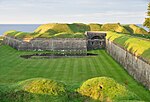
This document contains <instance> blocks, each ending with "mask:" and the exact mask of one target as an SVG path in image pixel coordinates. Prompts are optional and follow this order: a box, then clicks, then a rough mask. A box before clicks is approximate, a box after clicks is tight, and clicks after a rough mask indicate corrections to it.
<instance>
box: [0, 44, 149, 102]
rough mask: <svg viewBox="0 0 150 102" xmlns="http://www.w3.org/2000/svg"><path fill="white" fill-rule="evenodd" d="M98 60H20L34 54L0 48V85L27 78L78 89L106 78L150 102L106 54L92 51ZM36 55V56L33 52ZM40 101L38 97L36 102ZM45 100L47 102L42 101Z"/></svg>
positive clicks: (145, 91)
mask: <svg viewBox="0 0 150 102" xmlns="http://www.w3.org/2000/svg"><path fill="white" fill-rule="evenodd" d="M91 52H93V53H98V54H99V56H96V57H90V58H59V59H44V60H43V59H22V58H20V57H19V56H20V55H22V54H31V53H33V52H25V51H16V50H14V49H12V48H11V47H8V46H1V47H0V56H1V58H0V62H1V63H0V73H1V74H0V83H1V84H4V83H14V82H17V81H22V80H25V79H28V78H35V77H44V78H50V79H55V80H58V81H62V82H65V83H67V84H69V85H74V86H79V85H80V84H81V83H82V82H83V81H85V80H87V79H89V78H93V77H97V76H108V77H111V78H114V79H115V80H116V81H118V82H119V83H121V84H125V83H126V84H127V88H128V89H129V90H131V91H133V92H135V93H136V94H137V95H138V96H140V98H142V100H145V101H147V102H149V101H150V98H149V97H150V92H149V91H148V90H145V88H144V87H142V86H141V85H140V84H139V83H137V82H136V81H135V80H134V79H133V78H132V77H131V76H129V75H128V73H127V72H126V71H125V70H124V69H123V68H122V67H121V66H120V65H119V64H118V63H116V62H115V61H114V60H113V59H112V58H111V57H110V56H109V55H108V54H107V53H106V52H105V50H95V51H91ZM34 53H35V52H34ZM38 100H39V97H37V101H38ZM45 100H46V98H45Z"/></svg>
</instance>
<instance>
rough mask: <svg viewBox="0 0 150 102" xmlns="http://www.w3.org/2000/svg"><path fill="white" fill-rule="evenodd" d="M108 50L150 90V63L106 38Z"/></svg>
mask: <svg viewBox="0 0 150 102" xmlns="http://www.w3.org/2000/svg"><path fill="white" fill-rule="evenodd" d="M106 49H107V52H108V53H109V54H110V55H111V56H112V57H113V58H114V59H115V60H116V61H118V62H119V63H120V64H121V65H122V66H123V67H124V68H125V69H126V70H127V71H128V73H129V74H130V75H132V76H133V77H134V78H135V79H136V80H137V81H139V82H141V83H142V84H143V85H144V86H146V87H147V88H148V89H149V90H150V63H149V62H148V61H146V60H144V59H142V58H140V57H137V56H135V55H134V54H132V53H130V52H128V51H127V50H126V49H123V48H122V47H121V46H119V45H117V44H115V43H113V42H111V41H109V40H106Z"/></svg>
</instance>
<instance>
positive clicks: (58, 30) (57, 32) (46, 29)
mask: <svg viewBox="0 0 150 102" xmlns="http://www.w3.org/2000/svg"><path fill="white" fill-rule="evenodd" d="M85 31H115V32H121V33H126V34H130V33H131V34H133V33H134V34H147V32H146V31H145V30H144V29H142V28H140V27H138V26H136V25H120V24H119V23H114V24H109V23H108V24H103V25H102V24H88V25H87V24H82V23H73V24H66V23H63V24H61V23H50V24H43V25H41V26H39V27H38V28H37V29H36V30H35V31H34V33H26V32H19V31H8V32H6V33H5V34H6V35H9V36H14V37H17V38H36V37H42V38H53V37H55V38H56V37H57V38H58V37H62V38H64V37H65V38H76V37H77V38H80V37H81V38H83V37H85V36H83V35H84V33H85ZM79 33H80V35H79ZM70 34H74V35H73V36H71V35H70ZM76 34H78V35H79V36H78V35H77V36H76ZM61 35H62V36H61Z"/></svg>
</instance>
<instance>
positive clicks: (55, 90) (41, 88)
mask: <svg viewBox="0 0 150 102" xmlns="http://www.w3.org/2000/svg"><path fill="white" fill-rule="evenodd" d="M19 86H21V87H22V88H23V90H24V91H27V92H30V93H36V94H48V95H54V96H57V95H65V94H66V90H65V85H64V84H63V83H61V82H57V81H54V80H50V79H44V78H34V79H28V80H25V81H22V82H19Z"/></svg>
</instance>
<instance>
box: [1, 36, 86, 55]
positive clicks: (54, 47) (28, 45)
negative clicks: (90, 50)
mask: <svg viewBox="0 0 150 102" xmlns="http://www.w3.org/2000/svg"><path fill="white" fill-rule="evenodd" d="M26 41H28V42H26ZM26 41H24V40H22V39H16V38H13V37H8V36H5V37H4V40H3V43H4V44H5V45H9V46H12V47H13V48H16V49H18V50H50V51H63V52H76V53H86V52H87V40H86V39H82V38H58V39H45V38H35V39H31V40H30V39H26Z"/></svg>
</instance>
